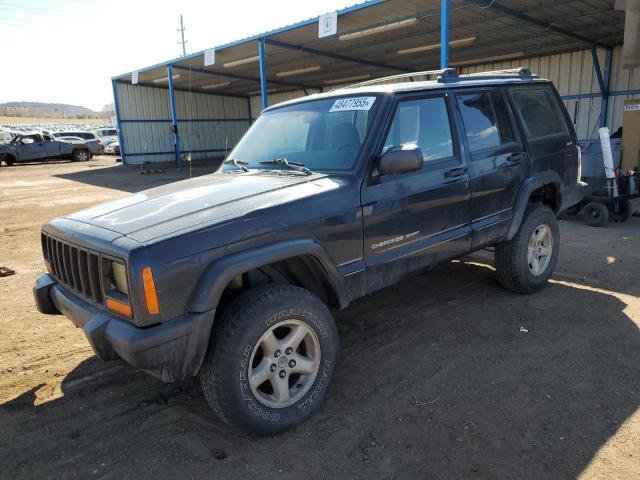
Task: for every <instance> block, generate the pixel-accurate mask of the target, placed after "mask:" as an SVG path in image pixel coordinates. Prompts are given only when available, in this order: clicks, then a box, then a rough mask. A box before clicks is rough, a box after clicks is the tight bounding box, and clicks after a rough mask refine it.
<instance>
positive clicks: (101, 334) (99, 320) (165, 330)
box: [33, 273, 214, 382]
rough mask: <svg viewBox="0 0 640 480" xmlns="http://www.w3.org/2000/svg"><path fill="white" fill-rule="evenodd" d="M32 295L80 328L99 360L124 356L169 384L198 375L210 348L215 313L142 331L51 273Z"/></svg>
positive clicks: (194, 315) (186, 317) (39, 304)
mask: <svg viewBox="0 0 640 480" xmlns="http://www.w3.org/2000/svg"><path fill="white" fill-rule="evenodd" d="M33 295H34V297H35V300H36V305H37V307H38V310H39V311H40V312H42V313H47V314H53V313H62V314H63V315H65V316H66V317H67V318H69V319H70V320H71V321H72V322H73V324H74V325H75V326H76V327H78V328H82V330H83V331H84V333H85V335H86V336H87V339H88V340H89V343H90V344H91V347H92V348H93V351H94V352H95V354H96V355H97V356H98V357H99V358H101V359H103V360H114V359H116V358H122V359H123V360H125V361H126V362H128V363H130V364H131V365H133V366H134V367H137V368H139V369H141V370H144V371H145V372H147V373H149V374H151V375H153V376H155V377H157V378H159V379H161V380H163V381H165V382H172V381H175V380H181V379H184V378H187V377H191V376H193V375H195V374H196V373H198V370H199V369H200V365H201V364H202V360H203V359H204V355H205V353H206V350H207V346H208V344H209V336H210V334H211V327H212V324H213V317H214V312H205V313H192V314H187V315H184V316H182V317H178V318H176V319H173V320H171V321H168V322H165V323H161V324H158V325H154V326H151V327H146V328H139V327H136V326H134V325H132V324H130V323H129V322H126V321H124V320H122V319H120V318H119V317H118V316H116V315H114V314H111V313H109V312H108V311H106V310H103V309H102V308H99V307H97V306H95V305H93V304H91V303H89V302H87V301H85V300H83V299H82V298H80V297H79V296H78V295H76V294H75V293H73V292H71V291H69V289H67V288H66V287H64V286H63V285H60V284H59V283H58V282H57V281H56V280H55V278H53V277H52V276H51V275H49V274H48V273H45V274H42V275H40V277H38V279H37V281H36V285H35V286H34V287H33Z"/></svg>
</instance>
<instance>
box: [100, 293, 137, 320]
mask: <svg viewBox="0 0 640 480" xmlns="http://www.w3.org/2000/svg"><path fill="white" fill-rule="evenodd" d="M104 306H105V307H107V308H108V309H109V310H111V311H112V312H116V313H119V314H120V315H123V316H125V317H129V318H131V317H132V316H133V312H132V311H131V305H129V304H128V303H122V302H119V301H118V300H114V299H113V298H106V299H105V300H104Z"/></svg>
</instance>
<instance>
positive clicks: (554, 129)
mask: <svg viewBox="0 0 640 480" xmlns="http://www.w3.org/2000/svg"><path fill="white" fill-rule="evenodd" d="M511 93H512V97H513V103H514V104H515V107H516V111H517V112H518V116H519V117H520V120H521V121H522V126H523V128H524V131H525V133H526V135H527V137H528V138H529V139H530V140H534V139H536V138H541V137H546V136H548V135H556V134H566V133H567V129H566V127H565V123H564V119H563V118H562V115H561V112H560V111H559V109H558V107H557V105H556V103H555V99H554V98H553V97H552V96H551V93H550V92H549V90H548V89H546V88H535V89H534V88H531V89H526V90H512V92H511Z"/></svg>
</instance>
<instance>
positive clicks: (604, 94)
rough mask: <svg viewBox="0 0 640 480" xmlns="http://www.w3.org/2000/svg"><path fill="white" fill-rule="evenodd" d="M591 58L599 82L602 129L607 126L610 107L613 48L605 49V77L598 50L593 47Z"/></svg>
mask: <svg viewBox="0 0 640 480" xmlns="http://www.w3.org/2000/svg"><path fill="white" fill-rule="evenodd" d="M591 58H592V59H593V68H594V69H595V71H596V78H597V80H598V88H599V89H600V99H601V103H600V128H602V127H604V126H605V125H606V124H607V110H608V106H609V83H610V81H611V48H606V49H605V56H604V75H603V73H602V69H601V68H600V60H599V59H598V50H597V48H596V47H591Z"/></svg>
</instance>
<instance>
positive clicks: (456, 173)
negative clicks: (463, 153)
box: [444, 167, 467, 178]
mask: <svg viewBox="0 0 640 480" xmlns="http://www.w3.org/2000/svg"><path fill="white" fill-rule="evenodd" d="M466 173H467V167H460V168H454V169H452V170H449V171H448V172H445V173H444V176H445V177H447V178H451V177H461V176H462V175H466Z"/></svg>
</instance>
